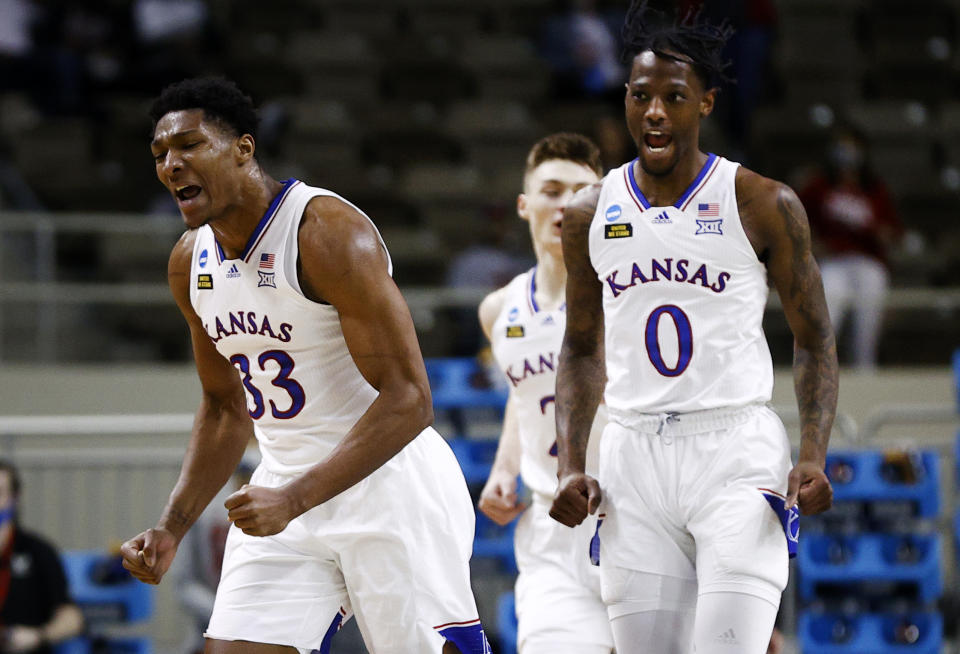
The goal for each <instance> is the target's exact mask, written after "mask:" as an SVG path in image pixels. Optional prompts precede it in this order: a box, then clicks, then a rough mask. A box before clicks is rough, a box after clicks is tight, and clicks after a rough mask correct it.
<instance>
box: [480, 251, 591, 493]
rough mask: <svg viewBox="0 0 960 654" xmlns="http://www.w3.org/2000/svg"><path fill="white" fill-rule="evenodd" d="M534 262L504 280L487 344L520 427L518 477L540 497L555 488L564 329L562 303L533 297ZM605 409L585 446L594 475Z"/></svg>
mask: <svg viewBox="0 0 960 654" xmlns="http://www.w3.org/2000/svg"><path fill="white" fill-rule="evenodd" d="M535 273H536V267H534V268H532V269H531V270H529V271H527V272H525V273H523V274H521V275H517V276H516V277H514V278H513V280H512V281H511V282H510V283H509V284H508V285H507V287H506V288H507V290H506V294H505V296H504V299H503V309H501V311H500V315H498V316H497V319H496V321H495V322H494V323H493V332H492V334H491V346H492V349H493V356H494V358H495V359H496V360H497V365H498V366H500V369H501V370H503V373H504V375H506V377H507V383H508V384H509V385H510V392H511V394H512V395H513V398H514V400H515V401H514V409H515V410H516V417H517V422H518V423H519V428H520V448H521V458H520V476H521V478H522V479H523V483H524V485H526V486H527V488H529V489H530V490H532V491H533V492H534V493H537V494H540V495H541V496H543V498H544V499H545V498H552V497H553V493H554V491H556V489H557V428H556V422H555V413H554V407H555V395H556V386H557V363H558V361H559V356H560V346H561V345H562V343H563V330H564V329H565V328H566V325H567V312H566V310H565V308H564V307H561V308H559V309H557V310H555V311H544V310H542V309H540V307H539V306H538V305H537V301H536V288H537V287H536V276H535ZM604 424H606V410H605V408H604V407H603V406H600V407H599V408H598V410H597V417H596V419H595V420H594V422H593V429H592V430H591V434H590V442H589V447H588V449H587V472H588V473H590V474H592V475H594V476H596V472H597V463H596V461H597V452H598V450H599V441H600V432H601V431H602V429H603V425H604Z"/></svg>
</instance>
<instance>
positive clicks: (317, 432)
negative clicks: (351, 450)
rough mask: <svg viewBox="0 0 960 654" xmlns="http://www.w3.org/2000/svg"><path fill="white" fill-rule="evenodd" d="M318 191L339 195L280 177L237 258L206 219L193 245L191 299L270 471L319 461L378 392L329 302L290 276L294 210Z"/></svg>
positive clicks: (293, 272)
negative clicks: (236, 388) (230, 373)
mask: <svg viewBox="0 0 960 654" xmlns="http://www.w3.org/2000/svg"><path fill="white" fill-rule="evenodd" d="M320 195H323V196H332V197H337V198H339V196H337V195H336V194H334V193H331V192H330V191H327V190H324V189H320V188H313V187H310V186H307V185H306V184H303V183H302V182H299V181H297V180H293V179H290V180H287V181H286V182H285V183H284V187H283V190H282V191H281V192H280V193H279V194H278V195H277V196H276V197H275V198H274V199H273V201H272V202H271V204H270V207H269V209H267V212H266V213H265V214H264V216H263V218H262V219H261V220H260V223H259V224H258V225H257V227H256V229H255V230H254V232H253V234H252V235H251V236H250V240H249V241H248V242H247V246H246V248H245V249H244V251H243V253H242V255H241V256H240V257H239V258H237V259H226V258H225V255H224V252H223V249H222V248H221V247H220V244H219V243H217V240H216V237H215V236H214V233H213V230H212V229H211V228H210V227H209V226H206V225H205V226H203V227H201V228H199V229H198V230H197V237H196V242H195V244H194V249H193V262H192V264H191V268H190V301H191V303H192V304H193V308H194V310H195V311H196V312H197V315H199V316H200V319H201V320H202V322H203V325H204V328H205V329H206V331H207V334H208V335H209V336H210V339H211V340H212V341H213V342H214V344H215V345H216V348H217V351H219V352H220V354H222V355H223V356H224V357H225V358H226V359H228V360H229V361H230V362H231V363H233V365H234V366H235V367H236V368H237V371H238V373H239V374H240V379H241V381H242V383H243V386H244V388H245V390H246V393H247V405H248V409H249V412H250V416H251V417H252V418H253V424H254V431H255V432H256V436H257V440H258V441H259V443H260V451H261V453H262V455H263V464H264V465H265V466H266V468H267V470H269V471H270V472H273V473H275V474H299V473H302V472H304V471H305V470H307V469H308V468H310V467H311V466H313V465H314V464H316V463H318V462H320V461H321V460H322V459H323V458H324V457H326V456H327V454H329V452H330V451H331V450H332V449H333V448H334V446H336V445H337V443H338V442H339V441H340V440H341V439H342V438H343V436H344V435H345V434H346V433H347V431H349V430H350V428H351V427H353V425H354V424H355V423H356V422H357V420H358V419H359V418H360V416H361V415H363V413H364V412H365V411H366V410H367V408H368V407H369V406H370V404H371V403H373V401H374V399H375V398H376V397H377V391H376V390H375V389H374V388H373V387H372V386H370V384H368V383H367V381H366V380H365V379H364V378H363V376H362V375H361V374H360V371H359V370H357V367H356V365H355V364H354V362H353V359H352V357H351V356H350V352H349V351H348V349H347V345H346V342H345V341H344V339H343V332H342V331H341V328H340V320H339V317H338V314H337V310H336V309H335V308H334V307H333V306H331V305H329V304H321V303H317V302H313V301H312V300H309V299H307V298H306V297H305V296H304V295H303V292H302V291H301V289H300V285H299V282H298V278H297V256H298V252H299V247H298V243H297V234H298V231H299V227H300V219H301V217H302V216H303V211H304V209H305V208H306V206H307V203H308V202H309V201H310V200H311V199H312V198H314V197H316V196H320ZM339 199H341V200H342V199H343V198H339ZM344 201H345V200H344ZM345 202H346V201H345ZM348 204H349V203H348ZM351 206H352V205H351ZM381 243H382V240H381ZM384 249H385V250H386V248H385V247H384ZM388 258H389V255H388ZM391 274H392V266H391Z"/></svg>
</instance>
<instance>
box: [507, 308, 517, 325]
mask: <svg viewBox="0 0 960 654" xmlns="http://www.w3.org/2000/svg"><path fill="white" fill-rule="evenodd" d="M519 315H520V309H518V308H517V307H513V308H512V309H510V313H508V314H507V320H509V321H510V322H513V321H514V320H516V319H517V316H519Z"/></svg>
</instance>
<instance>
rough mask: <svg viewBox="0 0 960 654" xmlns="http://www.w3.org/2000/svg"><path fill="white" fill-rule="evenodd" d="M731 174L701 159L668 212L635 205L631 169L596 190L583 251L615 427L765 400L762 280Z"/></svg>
mask: <svg viewBox="0 0 960 654" xmlns="http://www.w3.org/2000/svg"><path fill="white" fill-rule="evenodd" d="M637 165H638V166H639V163H638V164H637ZM738 165H739V164H736V163H734V162H731V161H728V160H726V159H723V158H722V157H718V156H716V155H714V154H710V155H709V156H708V158H707V161H706V163H705V164H704V165H703V167H702V169H701V170H700V171H699V173H698V174H697V176H696V178H695V179H694V180H693V182H692V183H691V184H690V186H689V187H688V188H687V190H686V191H684V193H683V194H682V195H681V196H680V198H679V199H678V200H677V202H676V203H675V204H674V205H672V206H666V207H656V206H651V205H650V203H649V202H648V201H647V199H646V197H644V195H643V192H642V191H641V190H640V187H639V185H638V184H637V180H636V178H635V174H634V170H635V169H634V162H630V163H627V164H624V165H623V166H621V167H620V168H616V169H614V170H612V171H610V172H609V173H608V174H607V176H606V177H605V178H604V180H603V186H602V189H601V192H600V198H599V201H598V204H597V212H596V214H595V215H594V217H593V221H592V223H591V225H590V234H589V243H590V261H591V263H592V264H593V268H594V270H595V271H596V273H597V277H598V279H599V280H600V283H601V284H602V286H603V312H604V329H605V347H606V363H607V386H606V391H605V399H606V402H607V406H608V407H609V410H610V414H611V416H612V417H613V416H615V415H616V414H617V413H620V412H640V413H660V412H688V411H699V410H703V409H712V408H716V407H725V406H740V405H745V404H751V403H755V402H768V401H769V400H770V395H771V392H772V390H773V367H772V362H771V358H770V350H769V348H768V347H767V341H766V338H765V337H764V334H763V326H762V321H763V312H764V307H765V305H766V300H767V273H766V268H765V267H764V265H763V264H762V263H761V262H760V261H759V259H758V258H757V255H756V253H755V252H754V249H753V247H752V246H751V244H750V241H749V240H748V239H747V235H746V233H745V232H744V230H743V227H742V225H741V223H740V213H739V211H738V209H737V198H736V189H735V179H736V173H737V168H738Z"/></svg>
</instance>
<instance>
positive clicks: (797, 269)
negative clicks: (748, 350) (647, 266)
mask: <svg viewBox="0 0 960 654" xmlns="http://www.w3.org/2000/svg"><path fill="white" fill-rule="evenodd" d="M737 198H738V204H739V206H740V213H741V216H743V218H744V222H745V226H747V228H748V232H749V233H750V235H751V240H752V241H753V242H754V246H755V247H756V248H757V249H758V252H759V253H760V256H761V260H765V262H766V266H767V272H768V274H769V276H770V279H771V280H772V282H773V284H774V286H775V287H776V289H777V292H778V293H779V294H780V300H781V302H782V303H783V310H784V313H785V314H786V318H787V322H788V323H789V325H790V330H791V331H792V332H793V337H794V355H793V376H794V387H795V392H796V396H797V405H798V407H799V410H800V425H801V439H800V454H799V457H798V459H797V464H796V466H794V468H793V470H792V471H791V472H790V478H789V481H788V489H787V504H788V506H792V505H793V504H794V503H799V506H800V510H801V512H803V513H806V514H813V513H820V512H822V511H826V510H827V509H829V508H830V505H831V503H832V501H833V490H832V489H831V487H830V482H829V481H828V480H827V477H826V475H825V474H824V465H825V462H826V456H827V444H828V442H829V440H830V429H831V427H832V425H833V418H834V416H835V415H836V410H837V387H838V377H839V371H838V366H837V348H836V343H835V340H834V332H833V327H832V326H831V324H830V317H829V314H828V313H827V303H826V300H825V299H824V294H823V283H822V281H821V279H820V269H819V268H818V267H817V263H816V261H815V260H814V258H813V254H812V252H811V248H810V227H809V224H808V222H807V215H806V212H805V211H804V208H803V205H802V204H801V203H800V200H799V199H798V198H797V195H796V194H795V193H794V192H793V190H792V189H791V188H790V187H788V186H786V185H785V184H781V183H779V182H775V181H773V180H770V179H767V178H765V177H761V176H760V175H757V174H756V173H753V172H751V171H748V170H745V169H743V168H741V169H740V170H739V171H738V173H737Z"/></svg>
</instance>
